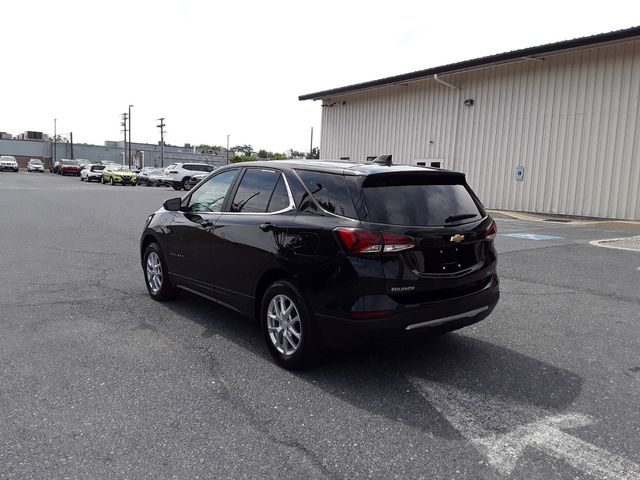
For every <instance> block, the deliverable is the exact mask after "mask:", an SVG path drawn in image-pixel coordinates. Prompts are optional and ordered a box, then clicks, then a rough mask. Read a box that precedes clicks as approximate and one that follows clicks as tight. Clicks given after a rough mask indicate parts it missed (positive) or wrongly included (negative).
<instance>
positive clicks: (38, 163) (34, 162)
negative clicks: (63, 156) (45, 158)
mask: <svg viewBox="0 0 640 480" xmlns="http://www.w3.org/2000/svg"><path fill="white" fill-rule="evenodd" d="M29 163H31V164H32V165H42V162H41V161H40V160H31V161H30V162H29Z"/></svg>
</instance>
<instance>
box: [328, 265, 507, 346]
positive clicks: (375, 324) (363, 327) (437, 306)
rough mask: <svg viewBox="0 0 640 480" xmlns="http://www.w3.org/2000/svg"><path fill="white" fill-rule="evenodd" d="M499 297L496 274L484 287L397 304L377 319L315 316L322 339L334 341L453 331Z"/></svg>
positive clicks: (477, 316)
mask: <svg viewBox="0 0 640 480" xmlns="http://www.w3.org/2000/svg"><path fill="white" fill-rule="evenodd" d="M499 299H500V289H499V282H498V279H497V276H496V277H495V279H494V280H493V281H492V282H491V283H490V284H489V286H488V287H487V288H485V289H483V290H481V291H479V292H476V293H474V294H471V295H467V296H464V297H459V298H454V299H449V300H443V301H438V302H430V303H423V304H419V305H402V306H400V305H398V307H397V308H396V309H395V310H393V311H390V312H389V313H388V315H385V316H384V317H381V318H376V319H366V320H365V319H353V318H344V317H337V316H330V315H316V317H317V321H318V329H319V331H320V334H321V336H322V338H323V340H324V342H325V343H327V344H334V343H336V342H335V341H334V339H335V338H336V337H344V336H348V337H362V336H363V335H368V334H374V333H377V332H379V333H390V332H396V333H400V334H412V333H416V332H425V333H427V332H428V333H439V332H443V331H450V330H456V329H458V328H462V327H465V326H467V325H471V324H473V323H476V322H479V321H481V320H483V319H484V318H486V317H487V316H488V315H489V314H491V312H492V311H493V309H494V308H495V306H496V304H497V303H498V300H499ZM336 332H339V335H336ZM340 342H342V340H340Z"/></svg>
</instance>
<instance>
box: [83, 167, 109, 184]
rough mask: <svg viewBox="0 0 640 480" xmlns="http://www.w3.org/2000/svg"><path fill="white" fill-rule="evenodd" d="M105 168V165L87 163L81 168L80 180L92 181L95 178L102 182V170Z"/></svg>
mask: <svg viewBox="0 0 640 480" xmlns="http://www.w3.org/2000/svg"><path fill="white" fill-rule="evenodd" d="M104 169H105V166H104V165H99V164H94V165H85V166H84V168H83V169H82V170H80V181H83V180H86V181H87V182H91V181H93V180H95V181H96V182H100V181H102V171H103V170H104Z"/></svg>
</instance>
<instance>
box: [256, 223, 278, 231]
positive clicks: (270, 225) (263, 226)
mask: <svg viewBox="0 0 640 480" xmlns="http://www.w3.org/2000/svg"><path fill="white" fill-rule="evenodd" d="M277 229H278V226H277V225H274V224H273V223H271V222H267V223H262V224H260V230H262V231H263V232H269V231H272V230H277Z"/></svg>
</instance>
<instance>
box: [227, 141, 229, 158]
mask: <svg viewBox="0 0 640 480" xmlns="http://www.w3.org/2000/svg"><path fill="white" fill-rule="evenodd" d="M227 165H229V135H227Z"/></svg>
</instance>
